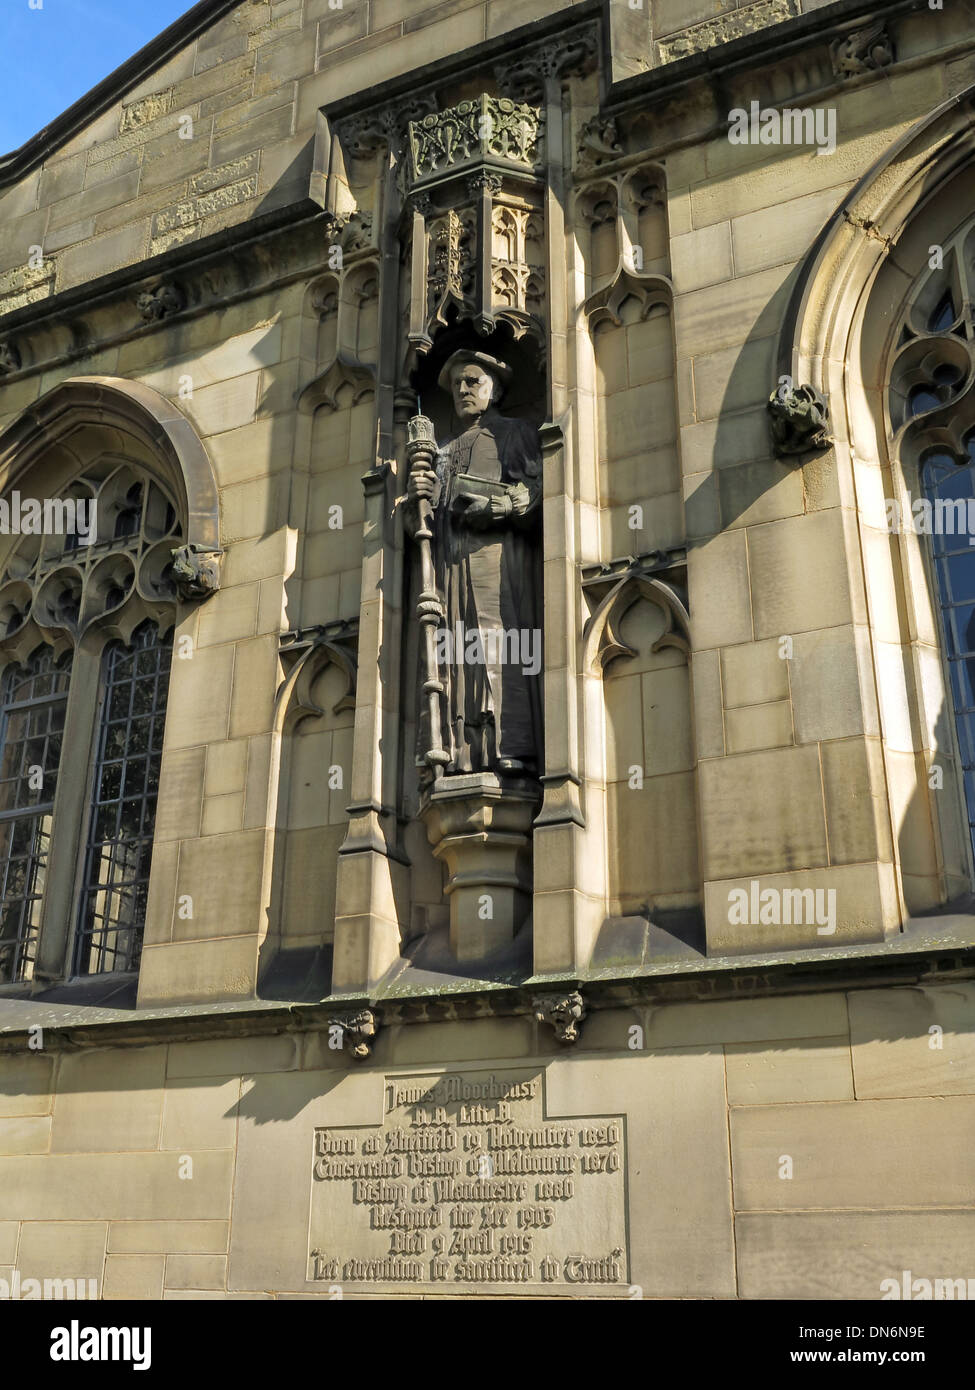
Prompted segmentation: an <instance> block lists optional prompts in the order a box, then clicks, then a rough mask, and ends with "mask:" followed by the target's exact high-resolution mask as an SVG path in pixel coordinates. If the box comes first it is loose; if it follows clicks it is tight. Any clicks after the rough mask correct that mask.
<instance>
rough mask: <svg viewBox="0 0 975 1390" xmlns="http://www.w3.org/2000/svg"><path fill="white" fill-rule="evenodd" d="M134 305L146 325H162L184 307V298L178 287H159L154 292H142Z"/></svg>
mask: <svg viewBox="0 0 975 1390" xmlns="http://www.w3.org/2000/svg"><path fill="white" fill-rule="evenodd" d="M135 305H136V308H137V309H138V311H139V313H140V314H141V315H142V317H143V318H144V319H145V321H146V323H162V321H163V320H164V319H171V318H172V317H173V315H174V314H178V313H179V311H180V310H181V309H182V308H184V307H185V305H186V296H185V295H184V294H183V291H182V290H181V289H180V287H179V286H178V285H159V286H157V288H156V289H154V290H143V292H142V293H141V294H140V295H139V297H138V299H137V300H136V301H135Z"/></svg>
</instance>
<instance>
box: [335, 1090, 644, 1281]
mask: <svg viewBox="0 0 975 1390" xmlns="http://www.w3.org/2000/svg"><path fill="white" fill-rule="evenodd" d="M544 1095H545V1093H544V1080H543V1078H542V1076H540V1075H538V1074H535V1075H532V1074H530V1073H528V1072H525V1071H519V1072H514V1073H511V1074H508V1075H504V1076H498V1075H497V1074H496V1073H493V1072H470V1073H453V1074H448V1075H445V1076H426V1077H407V1078H396V1079H395V1080H388V1081H387V1083H386V1086H385V1110H386V1119H385V1121H384V1123H383V1124H382V1125H381V1126H378V1127H375V1126H374V1127H370V1128H361V1127H360V1128H352V1127H348V1128H346V1127H342V1126H338V1125H330V1126H329V1127H328V1128H323V1129H319V1130H317V1131H316V1133H315V1136H314V1157H313V1164H312V1176H313V1183H312V1212H311V1223H310V1241H309V1281H310V1282H313V1283H321V1282H323V1281H328V1282H330V1283H335V1282H341V1283H343V1284H361V1285H369V1284H386V1285H388V1284H398V1285H402V1286H404V1287H412V1286H417V1285H419V1286H425V1285H433V1284H441V1285H442V1284H451V1285H453V1286H454V1287H456V1286H457V1285H459V1284H466V1285H489V1286H492V1288H495V1289H498V1288H499V1286H506V1285H508V1286H511V1287H512V1289H515V1288H524V1287H525V1286H527V1285H554V1286H558V1285H559V1284H562V1285H570V1286H574V1285H585V1286H592V1288H593V1289H594V1290H596V1289H598V1288H599V1287H600V1286H603V1285H605V1286H608V1287H607V1289H606V1292H607V1293H611V1292H612V1287H611V1286H613V1285H617V1284H618V1285H619V1286H620V1289H621V1290H625V1289H626V1288H628V1287H629V1273H628V1263H627V1256H626V1228H625V1215H624V1163H625V1136H624V1130H623V1125H622V1122H621V1120H620V1119H619V1118H617V1117H613V1116H585V1117H582V1118H580V1119H575V1118H565V1119H561V1118H559V1117H558V1116H555V1117H550V1116H549V1115H547V1114H546V1113H545V1110H546V1107H545V1099H544ZM475 1127H476V1128H475ZM593 1231H598V1232H599V1233H600V1235H599V1239H598V1245H597V1248H595V1249H594V1248H591V1247H592V1245H593V1244H595V1243H596V1242H594V1241H593V1238H592V1236H589V1235H586V1236H582V1235H580V1233H581V1232H593Z"/></svg>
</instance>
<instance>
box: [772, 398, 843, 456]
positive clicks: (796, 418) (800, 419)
mask: <svg viewBox="0 0 975 1390" xmlns="http://www.w3.org/2000/svg"><path fill="white" fill-rule="evenodd" d="M768 413H769V421H770V426H771V431H772V447H773V449H774V451H775V454H776V456H777V457H780V458H781V457H788V456H791V455H794V454H813V453H820V452H822V450H823V449H828V448H829V445H830V443H831V440H830V436H829V404H828V402H827V400H826V397H825V396H824V395H823V394H822V393H821V392H820V391H817V390H816V388H815V386H808V385H806V386H796V385H795V384H794V383H793V382H791V381H789V380H786V381H784V382H783V384H782V385H781V386H779V388H778V389H777V390H775V391H773V392H772V394H771V396H770V397H769V401H768Z"/></svg>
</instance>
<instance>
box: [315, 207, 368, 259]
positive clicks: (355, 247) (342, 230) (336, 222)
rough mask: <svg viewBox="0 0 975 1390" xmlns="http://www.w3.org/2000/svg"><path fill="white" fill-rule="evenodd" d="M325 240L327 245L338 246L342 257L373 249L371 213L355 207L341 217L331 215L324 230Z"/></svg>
mask: <svg viewBox="0 0 975 1390" xmlns="http://www.w3.org/2000/svg"><path fill="white" fill-rule="evenodd" d="M325 242H326V245H328V246H340V247H341V248H342V255H343V257H345V256H354V255H356V254H358V253H359V252H361V251H373V250H375V245H374V242H373V235H372V213H371V212H365V211H363V210H362V209H360V208H357V209H355V210H354V211H352V212H347V213H345V214H344V215H343V216H341V217H340V216H332V217H331V219H330V221H329V224H328V227H327V229H326V232H325Z"/></svg>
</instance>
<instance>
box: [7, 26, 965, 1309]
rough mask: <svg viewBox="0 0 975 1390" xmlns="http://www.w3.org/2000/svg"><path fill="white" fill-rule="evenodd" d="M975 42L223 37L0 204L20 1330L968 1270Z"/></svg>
mask: <svg viewBox="0 0 975 1390" xmlns="http://www.w3.org/2000/svg"><path fill="white" fill-rule="evenodd" d="M973 19H975V5H973V4H972V0H945V3H944V4H943V5H939V6H934V5H933V4H932V5H931V6H927V5H919V4H917V3H915V0H910V2H909V3H908V0H889V3H873V4H870V3H867V4H864V3H862V2H858V3H851V2H850V0H836V3H828V4H822V3H819V0H751V2H750V3H749V2H748V0H745V3H737V4H736V3H735V0H644V3H642V4H640V3H636V4H634V3H632V0H578V3H575V4H568V3H564V0H562V2H561V3H560V0H446V3H443V4H433V5H430V6H421V5H419V4H417V3H415V0H341V2H340V3H335V0H202V3H200V4H198V5H197V6H196V7H195V8H194V9H192V10H191V11H190V12H189V13H188V14H187V15H186V16H185V17H184V19H182V20H181V21H179V22H178V23H177V24H175V25H173V26H172V27H171V28H170V29H169V30H167V31H166V33H164V34H163V35H161V36H160V37H159V39H158V40H156V41H155V42H154V43H153V44H151V45H150V46H149V47H148V48H146V49H145V50H143V51H142V52H141V53H140V54H138V55H136V56H135V57H134V58H133V59H132V60H131V61H130V62H129V63H128V64H126V65H125V67H123V68H121V69H119V71H118V72H117V73H115V74H113V76H112V77H110V78H108V79H107V80H106V81H105V82H104V83H102V84H101V86H99V87H98V88H96V89H95V90H94V91H92V92H91V93H89V95H88V96H87V97H86V98H85V99H84V100H83V101H82V102H80V103H79V104H78V105H77V106H75V107H72V108H71V109H70V110H69V111H67V112H66V113H65V114H64V115H63V116H62V117H60V118H59V119H58V120H57V121H55V122H54V123H53V124H52V125H51V126H49V127H48V128H47V129H45V130H44V131H42V132H41V133H40V134H39V135H38V136H36V137H35V138H34V139H33V140H32V141H30V142H29V143H28V144H27V145H25V146H24V147H23V148H22V149H21V150H18V151H16V152H15V153H13V154H11V155H8V156H7V157H6V158H5V159H3V160H0V488H2V493H0V500H2V501H3V503H4V506H5V508H6V511H5V512H3V510H2V508H0V513H2V516H3V519H4V527H3V528H2V529H3V532H4V534H2V535H0V697H2V704H3V725H2V730H0V737H2V740H3V743H2V750H0V785H2V787H3V801H2V803H0V850H2V857H3V867H4V878H3V885H2V898H0V1278H4V1279H9V1278H12V1277H13V1275H14V1272H15V1271H16V1272H17V1273H18V1275H19V1277H20V1278H21V1279H27V1278H38V1279H43V1278H45V1277H58V1278H64V1277H72V1278H77V1279H95V1280H97V1281H98V1288H99V1292H100V1294H102V1295H103V1296H104V1297H106V1298H118V1297H142V1298H148V1299H158V1298H162V1297H166V1298H228V1297H229V1298H237V1297H245V1298H261V1297H264V1298H267V1297H278V1296H288V1297H293V1296H303V1297H326V1298H334V1297H337V1296H344V1297H377V1296H378V1297H404V1298H410V1297H417V1296H421V1295H422V1296H424V1297H436V1296H445V1297H461V1296H472V1297H480V1298H496V1297H512V1296H521V1297H540V1298H560V1297H561V1298H566V1297H569V1298H573V1297H574V1298H579V1297H583V1298H592V1297H610V1298H614V1297H615V1298H620V1297H623V1298H632V1297H638V1296H642V1297H646V1298H736V1297H738V1298H746V1299H756V1298H765V1299H776V1298H810V1297H827V1298H829V1297H835V1298H865V1299H871V1298H880V1297H882V1296H883V1295H884V1290H885V1284H884V1281H885V1280H888V1279H892V1280H894V1281H898V1287H899V1286H900V1285H899V1281H900V1280H901V1277H902V1271H904V1270H910V1271H913V1272H914V1273H915V1274H916V1275H918V1276H923V1277H927V1278H930V1279H934V1278H967V1277H969V1276H970V1275H972V1274H973V1273H975V1269H973V1259H975V1180H973V1177H972V1170H971V1163H970V1157H969V1154H970V1148H971V1134H972V1126H973V1122H975V1030H973V1016H972V1003H973V998H975V991H973V985H972V980H971V976H972V954H971V952H972V946H973V944H975V907H973V901H975V900H973V896H972V894H973V850H972V822H973V821H975V717H973V714H972V707H973V706H975V693H973V691H975V678H973V676H972V674H971V672H972V670H973V666H972V662H973V661H975V656H973V655H971V654H972V653H973V651H975V636H970V633H975V616H973V615H975V574H973V572H972V565H973V564H975V562H973V561H972V559H971V552H970V550H969V549H968V545H969V542H968V538H967V529H968V524H969V523H968V516H969V508H968V501H969V499H975V485H973V474H975V413H973V406H972V400H973V399H975V397H973V394H972V383H973V380H975V357H973V344H975V321H973V317H972V313H973V311H972V303H973V299H975V294H973V289H972V286H973V284H975V213H973V207H975V201H973V197H972V194H973V191H975V25H973ZM457 353H459V354H460V357H461V359H463V360H464V361H468V360H471V359H472V357H473V359H474V360H475V362H476V361H477V360H480V361H481V362H482V364H483V361H484V359H487V360H488V367H487V373H488V376H489V378H491V381H494V382H495V385H497V386H498V392H497V393H496V399H495V402H494V404H493V405H492V406H491V407H490V408H491V410H492V411H493V415H492V416H490V417H488V416H484V417H483V419H484V420H488V419H489V418H490V419H494V420H495V422H496V423H495V425H494V426H492V427H490V428H487V429H486V430H485V429H484V428H482V427H481V426H480V425H479V426H478V428H480V429H481V433H480V434H479V435H478V438H480V439H481V440H482V441H483V440H485V439H486V440H488V441H490V440H492V439H493V440H494V442H495V444H497V454H496V455H495V456H493V457H494V461H495V463H496V462H497V458H498V457H500V459H501V472H500V474H498V477H500V478H501V480H502V481H501V483H500V484H499V483H497V480H495V483H494V484H491V485H490V486H486V488H485V500H484V507H485V508H487V511H484V512H483V515H485V516H489V515H490V516H493V517H495V520H494V521H490V522H489V526H495V527H496V528H497V530H496V532H495V531H491V530H490V529H488V530H487V531H485V532H484V533H483V536H482V538H481V539H480V540H478V541H477V542H476V543H475V544H473V545H472V548H471V549H470V552H469V553H468V552H467V551H465V552H464V554H465V556H466V558H465V559H464V560H463V561H460V560H458V559H457V555H456V553H454V552H452V554H453V559H451V560H450V564H453V566H454V570H452V571H450V573H455V572H456V573H460V572H461V571H462V570H463V573H464V574H465V575H466V576H467V578H468V579H469V580H470V584H471V592H473V593H475V594H476V595H477V596H478V597H477V603H481V602H482V601H483V602H484V603H486V604H487V606H488V607H490V604H491V603H492V602H494V597H492V596H495V597H496V594H497V584H498V582H500V583H501V590H500V593H501V598H500V612H501V617H502V621H503V617H504V611H505V605H506V603H507V602H508V597H507V595H508V594H509V588H508V587H506V586H509V585H510V583H512V582H515V583H517V584H521V585H522V587H523V590H524V592H525V593H527V594H528V595H529V596H530V597H533V598H534V600H537V602H538V606H539V609H540V611H541V614H542V617H541V632H540V633H536V634H533V633H531V632H529V633H528V637H529V639H531V638H532V637H533V636H537V637H538V639H539V640H540V641H541V642H542V647H541V648H540V653H541V669H540V678H541V693H542V703H541V707H540V714H539V718H540V719H541V721H542V722H541V725H540V726H539V727H541V728H543V734H542V735H541V736H540V737H539V738H538V739H537V740H536V743H537V765H532V764H531V760H530V759H529V760H528V763H527V764H525V763H523V761H522V759H520V758H517V757H516V758H514V759H510V758H509V759H507V762H508V763H509V764H511V765H510V766H502V754H503V752H504V748H503V747H502V745H503V742H504V739H503V738H502V734H501V730H502V725H503V717H502V715H501V714H500V713H498V715H497V729H496V730H495V729H494V725H493V724H492V718H491V717H488V718H487V720H486V723H485V724H484V725H483V728H486V729H488V731H489V732H490V733H491V737H494V734H495V733H496V734H497V745H498V746H497V748H496V749H495V750H494V752H493V753H491V754H490V756H487V755H486V756H485V759H484V760H483V761H482V762H481V763H477V760H476V759H475V765H473V766H472V767H471V768H466V767H465V766H464V765H462V763H461V762H460V761H456V762H451V763H448V762H447V760H446V758H445V759H444V761H443V762H442V763H440V762H438V759H437V756H435V755H436V753H437V748H438V745H437V740H436V738H434V737H432V736H431V737H427V738H426V739H425V735H424V730H425V729H426V730H427V731H428V732H429V731H430V730H432V729H433V728H434V727H435V726H436V723H437V711H438V710H439V711H440V712H441V714H443V712H444V711H445V710H447V708H448V706H449V708H450V709H451V710H453V711H454V713H456V709H455V705H456V701H455V703H454V704H453V705H452V704H451V703H450V701H451V699H452V698H453V697H452V696H451V694H450V691H451V690H453V689H454V688H455V686H454V685H451V681H454V682H455V683H456V681H457V680H459V678H460V677H459V673H460V670H461V667H460V662H459V658H457V661H456V664H455V666H453V667H451V666H450V660H449V659H448V658H443V657H431V656H430V655H429V652H430V650H431V649H430V648H429V647H427V646H426V645H425V644H426V640H427V637H428V636H429V637H430V639H431V641H432V639H433V637H434V635H435V633H434V631H433V629H434V628H435V627H436V625H437V623H438V622H440V621H442V618H443V599H444V595H443V592H442V591H443V588H444V585H445V584H446V583H447V580H446V579H445V578H444V575H446V574H447V573H448V569H449V565H448V564H447V561H445V560H444V556H443V545H444V544H445V542H443V540H442V534H441V532H440V531H438V530H436V527H435V526H434V529H433V530H431V531H430V532H429V536H431V537H432V539H426V540H424V535H425V534H426V533H424V532H423V524H424V523H423V522H422V516H423V515H427V516H428V519H429V518H430V517H434V519H435V520H436V518H438V517H441V516H442V514H443V513H442V512H441V511H440V510H436V511H434V510H430V511H429V512H427V513H424V512H423V507H424V506H425V505H426V506H428V507H430V508H433V507H434V506H435V507H436V508H437V509H439V508H441V507H442V506H445V505H447V504H446V503H445V502H442V501H441V502H437V503H435V504H434V503H429V502H425V501H424V499H423V498H422V497H421V498H419V499H418V498H417V497H416V496H414V495H413V494H412V493H411V492H410V483H409V479H410V477H411V476H412V473H413V470H414V469H415V470H417V471H422V470H423V469H426V470H427V472H428V474H429V475H430V476H432V473H433V470H434V468H435V467H440V468H441V469H442V467H443V466H444V459H447V458H448V457H450V458H453V457H454V454H451V453H450V450H449V449H447V447H446V445H445V441H446V440H448V439H449V438H454V439H456V440H459V441H460V443H458V444H456V445H453V444H452V445H450V449H455V450H460V453H463V448H462V445H463V440H464V439H466V438H467V435H465V434H464V432H463V430H458V429H456V428H452V422H451V402H450V397H449V395H448V392H447V391H445V390H444V389H443V387H442V386H441V384H440V381H441V375H442V373H443V372H444V370H445V368H446V370H447V373H448V375H447V378H446V385H447V388H448V390H449V389H450V386H451V381H452V378H451V377H450V375H449V373H450V367H449V364H450V362H451V361H452V360H454V355H455V354H457ZM475 354H479V358H476V357H474V355H475ZM491 363H494V364H495V365H494V366H493V367H492V366H491ZM499 363H500V364H501V365H500V366H498V365H497V364H499ZM492 373H493V375H492ZM502 389H503V394H501V391H502ZM489 390H493V388H491V387H490V383H489ZM455 404H456V397H455ZM499 418H500V421H501V423H500V424H498V423H497V421H498V419H499ZM478 419H479V420H480V419H481V417H478ZM512 422H514V423H512ZM454 423H455V424H456V422H454ZM492 430H493V433H492ZM475 433H477V431H476V430H475ZM510 439H518V440H522V441H527V442H525V443H523V444H522V445H519V446H518V447H519V449H520V450H521V452H520V453H518V452H517V451H516V453H515V455H513V457H515V458H516V462H518V461H519V460H520V462H519V463H518V466H519V467H521V473H520V474H517V476H518V477H521V478H523V479H525V480H527V481H526V482H525V483H524V487H525V491H524V493H521V494H519V495H518V496H519V497H520V498H521V501H520V502H519V500H518V497H516V498H515V501H514V503H512V493H511V492H510V488H511V487H513V486H516V484H513V483H512V482H511V478H512V477H515V476H516V474H514V473H512V474H511V476H510V477H509V476H508V474H507V473H506V472H505V469H506V468H507V467H508V464H507V463H506V462H505V459H506V458H508V457H509V456H510V451H509V454H506V453H505V451H506V450H508V449H509V444H508V443H507V442H505V441H509V440H510ZM425 445H428V446H429V447H426V452H424V448H425ZM477 447H481V446H477ZM493 447H494V445H493V444H489V446H488V448H489V453H490V449H491V448H493ZM512 447H513V446H512ZM438 451H439V452H438ZM475 452H476V451H475ZM458 457H459V455H458ZM464 457H465V458H466V459H467V462H466V463H464V464H463V466H462V467H460V466H459V469H458V470H455V471H459V472H460V474H461V475H462V476H463V477H464V478H467V479H468V482H470V479H471V478H474V477H480V476H482V475H481V474H479V473H478V468H477V466H476V460H475V462H471V459H472V458H474V455H472V454H471V451H470V449H468V451H467V454H466V455H464ZM448 472H449V470H448ZM451 476H452V475H451ZM483 476H484V477H487V474H483ZM444 477H446V475H444ZM505 478H507V482H505V481H504V480H505ZM447 481H448V482H449V481H450V480H449V479H447ZM492 487H493V488H494V491H493V492H492ZM498 488H500V489H501V490H500V491H499V490H498ZM505 488H508V489H509V491H507V492H505V491H504V489H505ZM533 489H534V491H533ZM529 494H530V496H529ZM491 496H495V497H497V498H499V499H500V500H499V501H498V509H497V513H494V512H491V510H490V509H491V506H492V504H491V501H490V498H491ZM526 499H527V500H526ZM468 500H469V499H468ZM536 502H537V524H535V525H534V529H533V530H531V531H528V530H526V531H525V533H524V534H525V536H527V540H525V547H527V548H526V549H524V551H523V552H522V551H518V552H517V553H518V554H522V553H524V555H527V556H529V558H528V559H525V560H523V561H521V560H519V561H518V562H517V563H515V562H511V561H510V556H509V551H508V550H507V549H504V557H506V558H504V559H503V561H502V563H501V570H500V573H501V575H502V578H501V580H500V581H498V580H497V579H496V577H492V575H493V573H494V572H493V571H492V572H491V574H488V569H489V568H490V567H489V566H482V567H481V569H479V568H478V564H479V561H478V559H477V557H481V558H483V557H484V556H485V555H486V554H488V553H489V552H490V553H491V554H494V553H495V551H497V552H498V553H500V552H501V550H502V549H503V545H502V542H501V540H499V539H497V536H500V534H501V531H500V528H501V525H502V522H501V520H500V519H499V518H500V517H501V516H504V518H505V521H504V525H507V524H508V521H509V520H510V514H511V511H512V506H514V510H515V512H516V513H517V512H518V510H519V508H521V509H522V511H523V514H524V515H525V516H527V515H528V514H529V512H530V511H531V509H532V508H533V507H535V505H536ZM45 504H46V510H45ZM479 505H480V503H477V504H476V506H479ZM476 506H475V510H476ZM411 507H417V508H419V511H418V512H417V515H418V516H420V517H421V520H420V521H416V520H414V523H411V522H410V520H409V513H410V508H411ZM971 510H973V511H975V506H973V507H972V508H971ZM532 514H534V513H532ZM38 515H39V516H40V517H41V518H42V520H41V525H40V530H38V526H37V524H35V523H36V521H37V516H38ZM71 515H73V516H74V517H75V519H76V521H78V519H79V518H83V519H84V525H85V526H87V527H88V531H87V532H86V533H85V534H81V535H79V532H80V531H82V530H83V529H84V528H83V527H82V526H81V523H80V521H79V524H78V526H77V527H76V529H75V531H74V532H73V533H71V532H70V527H68V528H67V532H68V533H65V528H63V527H62V529H61V530H60V531H59V530H58V525H57V522H58V518H60V519H61V520H62V521H63V520H64V519H65V518H66V517H70V516H71ZM89 523H90V525H89ZM431 524H432V523H431ZM438 524H439V523H438ZM418 530H419V532H420V534H419V537H418V534H417V532H418ZM466 534H468V533H466V532H465V535H466ZM471 534H473V533H471ZM505 534H507V532H505ZM973 534H975V532H973ZM438 537H439V538H440V539H438ZM485 537H486V539H485ZM492 537H494V540H492ZM505 544H506V542H505ZM492 545H493V546H494V550H493V551H492ZM424 546H426V547H427V549H424ZM438 547H439V549H438ZM511 553H512V554H514V553H515V552H514V551H512V552H511ZM471 556H474V557H475V558H474V559H473V560H472V559H471ZM428 563H429V565H430V566H431V568H430V570H429V572H428V570H427V569H426V568H425V566H426V565H427V564H428ZM492 563H493V561H492ZM438 564H439V565H440V568H439V569H438V568H437V565H438ZM465 566H466V568H465ZM472 566H473V568H472ZM506 566H507V568H506ZM512 574H513V575H514V579H513V580H512V578H511V576H512ZM431 576H432V578H431ZM472 576H473V577H472ZM450 582H453V581H450ZM479 584H480V585H481V586H482V587H481V588H478V585H479ZM492 585H494V586H495V587H494V588H492V587H491V586H492ZM485 595H487V598H485V597H484V596H485ZM438 604H439V605H440V607H438ZM465 611H467V610H465ZM479 611H480V610H479ZM511 611H515V609H512V610H511ZM522 655H524V652H523V653H522ZM507 679H508V678H507V676H505V677H504V680H505V681H507ZM488 685H490V682H488ZM498 689H500V686H499V687H498ZM505 691H506V696H505V698H506V701H507V703H506V705H505V708H506V709H508V708H510V707H511V701H510V699H509V695H510V688H509V686H508V685H507V684H506V685H505ZM482 693H483V692H482ZM495 694H497V691H495ZM431 710H432V711H433V714H431V713H430V711H431ZM468 713H469V709H468ZM427 716H429V718H428V717H427ZM504 718H507V716H504ZM468 727H469V726H468ZM482 732H483V729H482ZM886 1287H887V1288H889V1286H886Z"/></svg>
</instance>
